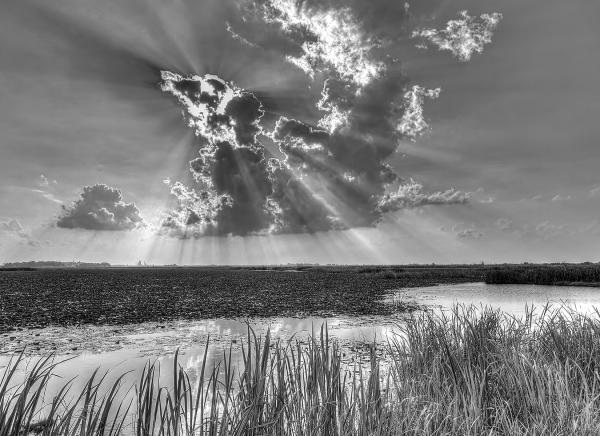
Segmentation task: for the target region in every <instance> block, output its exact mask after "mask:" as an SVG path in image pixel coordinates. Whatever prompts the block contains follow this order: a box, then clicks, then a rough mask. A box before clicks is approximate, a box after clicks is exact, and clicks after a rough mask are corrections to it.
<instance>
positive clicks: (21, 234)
mask: <svg viewBox="0 0 600 436" xmlns="http://www.w3.org/2000/svg"><path fill="white" fill-rule="evenodd" d="M2 236H4V237H8V238H13V240H14V238H16V239H17V240H18V241H19V243H20V244H26V245H29V246H32V247H39V246H40V245H41V243H40V241H38V240H37V239H35V238H33V237H32V236H31V234H30V233H29V232H28V231H27V230H25V228H24V227H23V226H22V225H21V223H20V222H19V220H17V219H14V218H4V219H3V220H0V239H4V238H2Z"/></svg>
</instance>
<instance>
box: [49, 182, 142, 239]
mask: <svg viewBox="0 0 600 436" xmlns="http://www.w3.org/2000/svg"><path fill="white" fill-rule="evenodd" d="M56 225H57V226H58V227H62V228H65V229H75V228H80V229H86V230H113V231H116V230H133V229H136V228H139V227H142V226H143V225H144V220H143V219H142V217H141V216H140V211H139V210H138V208H137V207H136V205H135V204H134V203H125V202H124V201H123V196H122V194H121V191H119V190H118V189H116V188H111V187H110V186H107V185H104V184H96V185H93V186H85V187H84V188H83V192H82V193H81V198H79V200H76V201H75V202H73V204H72V205H71V206H69V207H66V206H63V213H62V215H61V216H60V217H59V218H58V221H57V223H56Z"/></svg>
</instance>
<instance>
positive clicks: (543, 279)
mask: <svg viewBox="0 0 600 436" xmlns="http://www.w3.org/2000/svg"><path fill="white" fill-rule="evenodd" d="M485 282H486V283H490V284H533V285H572V284H598V283H600V265H597V264H579V265H573V264H561V265H513V266H511V267H510V268H493V269H490V270H489V271H487V272H486V274H485Z"/></svg>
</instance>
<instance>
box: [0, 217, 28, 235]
mask: <svg viewBox="0 0 600 436" xmlns="http://www.w3.org/2000/svg"><path fill="white" fill-rule="evenodd" d="M0 232H2V233H4V234H9V235H15V236H18V237H19V238H28V237H29V235H28V234H27V232H26V231H25V229H24V228H23V226H22V225H21V223H20V222H19V221H18V220H16V219H14V218H9V219H7V220H6V221H0Z"/></svg>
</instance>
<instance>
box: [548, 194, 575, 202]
mask: <svg viewBox="0 0 600 436" xmlns="http://www.w3.org/2000/svg"><path fill="white" fill-rule="evenodd" d="M570 199H571V196H570V195H561V194H556V195H555V196H554V197H552V201H554V202H557V201H567V200H570Z"/></svg>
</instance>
